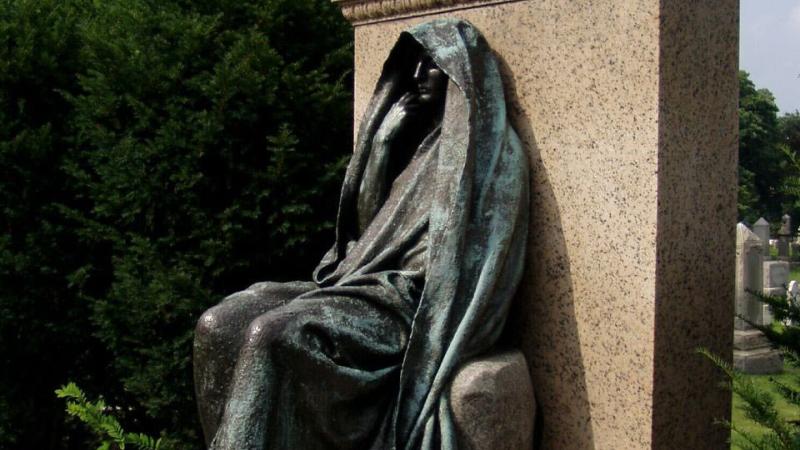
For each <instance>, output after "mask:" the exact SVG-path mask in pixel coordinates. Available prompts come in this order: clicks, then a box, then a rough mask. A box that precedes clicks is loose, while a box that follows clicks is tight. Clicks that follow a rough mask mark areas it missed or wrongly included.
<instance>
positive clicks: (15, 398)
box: [0, 0, 352, 449]
mask: <svg viewBox="0 0 800 450" xmlns="http://www.w3.org/2000/svg"><path fill="white" fill-rule="evenodd" d="M351 40H352V36H351V29H350V26H349V25H348V24H347V23H346V22H345V21H344V20H343V19H342V17H341V14H340V13H339V11H338V8H337V7H336V6H334V5H332V4H331V3H330V2H329V1H328V0H258V1H256V0H237V1H235V2H234V1H208V0H104V1H102V2H100V1H92V0H13V1H9V2H2V3H0V41H2V44H3V45H0V80H1V82H0V171H2V176H0V205H3V213H2V214H0V355H2V356H1V358H2V361H0V363H1V364H2V365H3V367H4V370H3V371H2V372H0V384H2V385H3V386H4V390H2V391H0V448H11V447H15V448H37V449H54V448H84V447H85V445H84V442H85V436H83V435H81V432H80V431H79V430H75V431H74V433H72V434H69V435H68V434H67V431H68V429H67V428H65V426H64V425H63V409H62V408H61V407H60V406H59V404H58V402H56V399H54V398H53V397H52V392H53V390H54V389H56V387H58V386H60V385H61V384H63V383H64V382H65V381H66V380H76V381H77V382H78V383H80V385H82V386H84V387H85V388H86V389H87V391H88V392H89V394H90V395H98V394H100V393H102V394H103V395H104V397H105V398H106V399H107V401H108V402H109V403H110V404H113V405H115V406H119V407H120V411H121V412H120V413H119V419H120V420H123V421H124V422H125V423H131V424H135V426H136V427H137V428H139V429H141V430H143V431H144V432H145V433H148V434H151V435H153V434H158V432H159V431H160V430H163V429H168V430H171V432H170V434H169V435H168V436H165V438H167V439H170V440H173V441H174V442H176V443H177V444H178V445H179V446H180V448H192V447H199V446H200V442H201V439H200V436H199V435H198V434H199V426H198V424H197V420H196V410H195V406H194V398H193V389H192V379H191V366H190V363H191V341H192V330H193V327H194V322H195V320H196V318H197V317H198V316H199V315H200V313H201V312H202V311H203V310H204V309H206V308H207V307H209V306H210V305H212V304H214V303H215V302H217V301H218V300H219V299H220V298H221V297H223V296H224V295H226V294H228V293H231V292H233V291H236V290H240V289H242V288H244V287H246V286H247V285H248V284H250V283H253V282H255V281H259V280H264V279H273V280H286V279H290V278H308V277H309V275H310V270H311V268H312V267H313V265H314V264H315V263H316V261H317V260H318V259H319V257H320V256H321V254H322V252H323V251H324V250H325V247H326V246H327V245H329V244H330V241H331V238H332V233H331V230H332V225H333V218H334V216H335V207H336V199H337V197H338V191H339V185H340V181H341V177H342V175H343V169H344V165H345V161H346V157H347V155H349V151H350V148H351V145H352V142H351V140H352V136H351V133H352V131H351V115H352V110H351V106H350V105H351V100H350V83H351V76H350V70H351V65H352V57H351ZM6 368H8V369H6ZM11 368H13V370H10V369H11ZM2 405H13V407H11V408H8V409H6V408H5V407H2ZM65 435H66V437H63V436H65Z"/></svg>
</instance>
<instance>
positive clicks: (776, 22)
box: [739, 0, 800, 115]
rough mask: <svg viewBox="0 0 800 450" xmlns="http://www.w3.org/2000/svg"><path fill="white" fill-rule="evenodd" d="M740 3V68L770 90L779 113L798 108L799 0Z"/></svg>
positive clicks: (799, 100) (744, 0) (799, 108)
mask: <svg viewBox="0 0 800 450" xmlns="http://www.w3.org/2000/svg"><path fill="white" fill-rule="evenodd" d="M739 4H740V8H741V17H740V22H739V27H740V28H739V29H740V36H739V68H740V69H742V70H745V71H747V72H749V73H750V79H751V80H753V82H754V83H755V84H756V87H757V88H767V89H769V90H770V91H771V92H772V94H773V95H774V96H775V102H776V103H777V104H778V108H780V113H779V114H780V115H783V114H784V113H788V112H794V111H797V110H800V0H740V3H739Z"/></svg>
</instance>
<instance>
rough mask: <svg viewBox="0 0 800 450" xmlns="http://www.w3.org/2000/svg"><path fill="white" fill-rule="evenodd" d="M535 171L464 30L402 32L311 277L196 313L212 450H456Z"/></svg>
mask: <svg viewBox="0 0 800 450" xmlns="http://www.w3.org/2000/svg"><path fill="white" fill-rule="evenodd" d="M527 224H528V164H527V160H526V157H525V155H524V153H523V152H522V149H521V146H520V144H519V141H518V138H517V136H516V134H515V133H514V131H513V129H512V128H511V127H510V125H509V124H508V122H507V118H506V106H505V99H504V96H503V89H502V82H501V79H500V75H499V72H498V68H497V63H496V61H495V59H494V57H493V55H492V53H491V51H490V50H489V48H488V45H487V44H486V41H485V40H484V39H483V37H482V36H481V35H480V34H479V33H478V32H477V30H476V29H475V28H474V27H473V26H472V25H471V24H469V23H467V22H464V21H457V20H438V21H433V22H429V23H425V24H422V25H419V26H417V27H415V28H412V29H410V30H408V31H406V32H404V33H403V34H401V36H400V38H399V39H398V41H397V43H396V44H395V46H394V48H393V49H392V51H391V53H390V55H389V57H388V59H387V61H386V63H385V65H384V67H383V72H382V75H381V77H380V79H379V81H378V84H377V87H376V89H375V92H374V94H373V97H372V99H371V101H370V104H369V106H368V108H367V110H366V113H365V115H364V117H363V120H362V122H361V128H360V130H359V135H358V139H357V141H356V148H355V152H354V154H353V157H352V159H351V162H350V165H349V166H348V169H347V173H346V175H345V181H344V185H343V187H342V195H341V200H340V205H339V216H338V220H337V226H336V241H335V243H334V245H333V248H332V249H331V250H330V251H329V252H328V253H327V254H326V255H325V257H324V258H323V259H322V262H321V263H320V265H319V266H318V267H317V269H316V270H315V271H314V277H313V281H309V282H291V283H271V282H264V283H258V284H256V285H253V286H251V287H250V288H248V289H246V290H244V291H242V292H238V293H236V294H233V295H231V296H229V297H227V298H226V299H225V300H223V301H222V302H221V303H220V304H219V305H217V306H215V307H213V308H211V309H210V310H208V311H207V312H206V313H205V314H203V316H202V317H201V318H200V320H199V322H198V325H197V331H196V336H195V350H194V352H195V353H194V366H195V387H196V392H197V398H198V404H199V409H200V418H201V422H202V425H203V431H204V433H205V436H206V440H207V443H208V445H209V447H210V448H212V449H215V450H221V449H226V450H230V449H310V450H314V449H359V450H360V449H376V450H377V449H440V448H447V449H455V448H457V443H456V438H455V432H454V429H453V422H452V412H451V411H450V409H449V404H448V398H447V397H448V395H449V394H448V389H447V388H448V387H449V384H450V382H451V381H452V378H453V376H454V373H455V370H456V369H457V368H458V367H459V365H460V364H462V363H463V362H464V361H465V360H467V359H469V358H472V357H474V356H476V355H480V354H481V353H484V352H486V351H487V350H489V349H490V348H491V347H492V346H493V345H494V344H495V342H496V341H497V338H498V337H499V334H500V332H501V331H502V328H503V325H504V323H505V318H506V315H507V311H508V307H509V304H510V301H511V298H512V296H513V294H514V292H515V290H516V286H517V284H518V282H519V279H520V275H521V273H522V268H523V260H524V251H525V239H526V234H527Z"/></svg>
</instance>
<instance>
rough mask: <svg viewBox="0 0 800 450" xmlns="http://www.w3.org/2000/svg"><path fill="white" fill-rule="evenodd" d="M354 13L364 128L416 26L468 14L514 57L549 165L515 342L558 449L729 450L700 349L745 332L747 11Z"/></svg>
mask: <svg viewBox="0 0 800 450" xmlns="http://www.w3.org/2000/svg"><path fill="white" fill-rule="evenodd" d="M342 3H343V8H344V10H345V12H346V13H347V14H348V15H349V16H350V17H351V19H354V20H356V34H355V35H356V88H355V91H356V93H355V114H356V120H357V121H358V119H359V118H360V116H361V113H362V112H363V111H364V108H365V107H366V104H367V101H368V100H369V98H370V96H371V94H372V90H373V88H374V85H375V82H376V80H377V77H378V75H379V73H380V69H381V67H382V64H383V61H384V59H385V58H386V56H387V54H388V51H389V49H390V47H391V45H392V44H393V43H394V40H395V39H396V36H397V34H398V33H399V32H400V31H401V30H403V29H404V28H406V27H408V26H410V25H412V24H414V23H418V22H420V21H424V20H429V19H431V18H433V17H437V16H443V15H452V16H456V17H461V18H464V19H467V20H469V21H471V22H472V23H473V24H475V25H476V26H477V27H478V28H479V29H480V30H481V31H482V32H483V33H484V35H485V36H486V38H487V40H488V41H489V44H490V45H491V46H492V48H493V49H494V50H495V51H496V53H497V54H498V57H499V59H500V61H501V65H502V66H503V70H504V74H505V77H506V80H505V81H506V87H507V96H508V100H509V103H510V111H511V114H512V120H513V121H514V123H515V126H516V129H517V130H518V132H519V134H520V136H521V137H522V139H523V142H524V143H525V145H526V146H527V148H528V149H529V152H530V158H531V164H532V168H533V177H532V193H533V196H532V208H533V218H532V223H531V232H530V242H531V245H530V248H529V255H528V256H529V261H528V268H527V273H526V275H525V280H524V283H523V286H522V289H521V292H520V294H519V298H518V301H517V303H516V306H515V309H514V311H513V312H512V315H511V322H510V324H509V326H510V328H509V330H510V333H509V339H510V341H512V342H513V343H515V344H516V345H518V346H519V347H520V348H522V349H523V351H524V352H525V354H526V356H527V358H528V361H529V364H530V366H531V374H532V377H533V380H534V389H535V390H536V397H537V400H538V401H539V403H540V408H541V409H540V414H539V417H541V420H542V421H543V423H541V424H540V425H541V426H540V430H541V431H542V435H541V436H539V439H540V447H541V448H543V449H553V450H570V449H601V450H602V449H615V450H616V449H644V448H658V449H662V448H664V449H666V448H670V449H676V448H680V449H703V450H705V449H714V448H723V447H724V446H725V444H724V439H725V433H724V432H722V430H721V429H720V428H715V426H713V425H712V423H711V422H712V420H713V419H714V418H720V419H722V418H726V417H729V414H730V411H729V409H730V397H729V395H728V394H726V393H725V392H722V391H720V390H718V388H717V387H716V382H717V378H716V376H717V374H716V373H715V372H714V370H713V369H712V367H711V365H710V364H709V363H707V362H705V361H704V360H703V359H701V358H700V357H698V356H696V355H695V354H694V353H693V349H694V348H695V347H697V346H701V345H703V346H708V347H711V348H712V349H714V350H716V351H718V352H720V353H722V354H724V355H725V356H726V357H729V356H730V352H731V344H732V338H733V330H732V326H733V319H732V317H733V289H734V280H733V275H734V272H733V264H734V243H735V237H734V225H735V219H736V210H735V205H736V201H735V195H736V172H735V170H736V148H737V145H736V139H737V135H736V133H737V131H736V130H737V125H738V121H737V116H736V114H737V111H736V104H737V103H736V102H737V99H738V90H737V85H736V67H737V53H736V52H737V46H738V43H737V33H738V26H737V20H738V1H737V0H709V1H704V2H698V1H697V0H660V1H659V0H523V1H510V2H496V1H490V2H483V3H481V2H480V1H479V2H478V3H476V2H475V1H474V0H447V1H443V0H367V1H356V2H353V1H352V0H345V1H344V2H342ZM453 4H456V5H455V7H453ZM368 6H370V7H368ZM386 11H392V13H391V14H393V15H391V14H390V16H389V17H384V16H383V15H384V14H385V13H386ZM427 12H430V14H428V13H427ZM356 128H357V124H356Z"/></svg>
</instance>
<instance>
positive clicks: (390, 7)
mask: <svg viewBox="0 0 800 450" xmlns="http://www.w3.org/2000/svg"><path fill="white" fill-rule="evenodd" d="M331 1H332V2H333V3H335V4H337V5H339V7H341V8H342V14H344V17H345V18H346V19H347V20H349V21H350V22H352V23H353V24H356V25H360V24H363V23H370V22H377V21H381V20H385V19H389V18H397V17H407V16H414V15H420V14H428V13H433V12H441V11H448V10H452V9H462V8H469V7H473V6H476V5H487V4H488V5H491V4H495V3H510V2H514V1H520V0H331Z"/></svg>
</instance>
